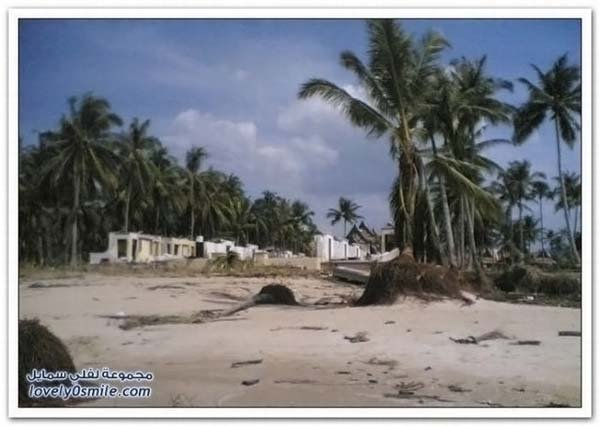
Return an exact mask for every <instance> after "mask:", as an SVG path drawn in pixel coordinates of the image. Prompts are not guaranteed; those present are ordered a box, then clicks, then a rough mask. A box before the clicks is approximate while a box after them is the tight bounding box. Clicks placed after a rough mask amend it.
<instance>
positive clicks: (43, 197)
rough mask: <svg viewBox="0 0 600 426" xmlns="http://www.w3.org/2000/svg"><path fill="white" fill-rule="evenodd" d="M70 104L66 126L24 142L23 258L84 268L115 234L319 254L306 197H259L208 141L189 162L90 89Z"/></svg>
mask: <svg viewBox="0 0 600 426" xmlns="http://www.w3.org/2000/svg"><path fill="white" fill-rule="evenodd" d="M68 105H69V110H68V113H67V114H66V115H65V116H63V117H62V118H61V120H60V122H59V124H58V127H57V129H55V130H51V131H47V132H44V133H41V134H40V136H39V142H38V145H37V146H27V147H20V148H21V150H20V156H19V162H20V165H19V166H20V167H19V242H20V248H19V255H20V260H21V261H23V262H34V263H37V264H42V265H43V264H58V263H66V262H70V263H71V264H72V265H76V264H77V263H78V262H80V261H81V260H82V258H83V257H85V255H86V254H87V253H89V252H90V251H98V250H101V249H102V247H104V246H105V245H106V237H107V233H108V232H110V231H115V230H120V231H124V232H128V231H132V230H134V231H143V232H147V233H153V234H159V235H165V236H187V237H190V238H192V239H194V238H195V236H196V235H203V236H204V237H205V238H207V239H210V238H217V237H218V238H231V239H233V240H235V242H236V243H237V244H246V243H249V242H252V243H255V244H260V245H261V246H271V247H273V248H274V249H277V250H294V251H296V252H298V251H307V250H310V242H311V241H312V238H313V236H314V235H315V233H317V232H318V231H317V228H316V226H315V224H314V223H313V221H312V216H313V212H312V211H311V210H310V209H309V208H308V206H307V204H306V203H303V202H302V201H299V200H294V201H292V200H288V199H286V198H284V197H280V196H278V195H277V194H275V193H273V192H269V191H265V192H264V193H263V194H262V196H261V197H260V198H258V199H255V200H251V199H250V198H249V197H248V196H247V195H246V194H245V192H244V189H243V185H242V182H241V181H240V179H239V178H238V177H237V176H235V175H232V174H225V173H223V172H221V171H218V170H215V169H213V168H208V169H204V168H203V165H204V162H205V159H206V157H207V153H206V151H205V150H204V149H203V148H202V147H194V148H192V149H190V150H189V151H188V152H187V155H186V158H185V164H184V166H183V167H182V166H180V165H179V164H178V162H177V160H176V159H175V158H174V157H173V156H172V155H170V154H169V152H168V150H167V149H166V147H164V146H163V145H162V144H161V142H160V141H159V140H158V138H156V137H154V136H152V135H151V134H150V132H149V128H150V121H148V120H146V121H143V122H142V121H140V120H138V119H133V121H132V122H131V124H130V125H129V127H128V128H127V129H125V130H123V129H122V125H123V122H122V120H121V118H120V117H119V116H118V115H116V114H115V113H114V112H113V111H112V110H111V107H110V104H109V102H108V101H107V100H106V99H103V98H100V97H96V96H94V95H92V94H84V95H83V96H81V97H72V98H70V99H69V101H68Z"/></svg>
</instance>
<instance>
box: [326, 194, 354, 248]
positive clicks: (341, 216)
mask: <svg viewBox="0 0 600 426" xmlns="http://www.w3.org/2000/svg"><path fill="white" fill-rule="evenodd" d="M360 207H361V206H359V205H358V204H356V203H355V202H354V201H352V200H349V199H347V198H344V197H340V199H339V201H338V207H337V209H336V208H331V209H329V211H328V212H327V218H328V219H331V224H332V225H335V224H336V223H338V222H339V221H340V220H341V221H343V222H344V238H345V237H346V235H348V232H347V230H346V226H347V224H348V223H349V224H350V225H352V224H354V223H356V221H357V220H359V219H362V216H361V215H359V214H358V213H357V212H356V211H357V210H358V209H360Z"/></svg>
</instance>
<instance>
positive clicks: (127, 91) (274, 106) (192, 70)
mask: <svg viewBox="0 0 600 426" xmlns="http://www.w3.org/2000/svg"><path fill="white" fill-rule="evenodd" d="M400 22H401V24H402V25H403V26H404V28H405V29H406V30H407V31H408V32H410V33H411V34H413V35H414V36H415V37H419V36H420V35H421V34H423V33H424V32H425V31H427V30H431V29H433V30H435V31H438V32H439V33H441V34H442V35H443V36H444V37H446V38H447V40H448V41H449V42H450V44H451V47H450V48H449V49H447V50H446V51H445V52H444V54H443V55H442V63H443V64H448V63H449V62H450V61H451V60H452V59H455V58H460V57H463V56H464V57H466V58H469V59H475V58H478V57H481V56H482V55H487V70H488V72H489V73H490V74H491V75H494V76H495V77H499V78H503V79H507V80H512V81H514V82H515V89H514V91H513V92H512V93H508V92H506V93H503V94H502V95H501V96H500V98H501V99H502V100H504V101H506V102H510V103H512V104H514V105H517V106H518V105H519V104H521V103H523V102H524V101H525V100H526V96H527V94H526V92H525V90H524V88H523V87H522V85H520V84H519V83H517V82H516V79H517V78H520V77H526V78H528V79H531V80H535V74H534V71H533V69H532V67H531V64H536V65H537V66H539V67H540V68H541V69H547V68H548V67H549V66H550V65H551V64H552V62H553V61H554V60H556V58H557V57H558V56H560V55H561V54H564V53H567V54H568V57H569V60H570V61H571V62H572V63H576V64H580V62H581V61H580V47H581V41H580V22H579V21H578V20H557V19H546V20H525V19H518V20H517V19H513V20H439V19H438V20H422V19H421V20H401V21H400ZM366 43H367V39H366V25H365V22H364V21H362V20H199V19H190V20H60V19H55V20H24V21H23V20H22V21H20V27H19V104H20V105H19V111H20V114H19V125H20V135H21V136H22V138H23V140H24V143H25V144H32V143H37V133H38V132H40V131H44V130H48V129H52V128H55V127H56V125H57V122H58V120H59V119H60V117H61V116H62V115H63V114H64V113H65V112H66V109H67V98H68V97H70V96H73V95H81V94H83V93H86V92H93V93H94V94H95V95H98V96H102V97H105V98H106V99H108V100H109V102H110V103H111V106H112V108H113V110H114V111H115V112H116V113H118V114H119V115H120V116H121V117H122V118H123V119H124V120H125V122H126V124H127V123H128V122H129V121H130V120H131V119H132V118H134V117H138V118H140V119H150V120H151V127H150V130H151V133H152V134H153V135H155V136H157V137H159V138H160V140H161V141H162V142H163V144H164V145H165V146H167V147H168V149H169V150H170V152H171V153H172V154H173V155H175V157H176V158H178V159H179V160H180V161H182V164H183V159H184V157H185V152H186V151H187V150H188V149H189V148H191V147H192V146H198V145H200V146H203V147H205V149H206V150H207V151H208V154H209V157H208V159H207V161H206V166H205V167H208V166H214V167H215V168H218V169H220V170H223V171H225V172H228V173H235V174H237V175H238V176H239V177H240V178H241V179H242V180H243V182H244V185H245V189H246V191H247V193H248V194H249V195H250V196H251V197H253V198H256V197H258V196H259V195H260V193H261V192H262V191H264V190H271V191H275V192H277V193H279V194H280V195H282V196H285V197H287V198H293V199H296V198H298V199H301V200H304V201H306V202H308V203H309V205H310V207H311V209H312V210H313V211H314V212H315V216H314V220H315V223H317V225H318V226H319V229H320V230H321V231H322V232H325V233H334V234H336V235H340V234H341V233H342V226H341V225H337V226H335V227H334V226H331V225H330V224H329V222H328V220H327V219H326V217H325V215H326V212H327V210H328V209H329V208H330V207H335V206H336V204H337V200H338V198H339V197H340V196H344V197H347V198H351V199H353V200H354V201H355V202H356V203H358V204H359V205H361V206H362V207H361V209H360V210H359V213H360V214H361V215H362V216H364V218H365V222H366V223H367V224H368V225H369V226H371V227H374V228H376V229H379V228H380V227H381V226H383V225H385V224H386V223H387V222H389V220H390V213H389V204H388V202H387V197H388V193H389V190H390V186H391V184H392V181H393V179H394V175H395V170H396V168H395V166H394V163H393V162H392V160H391V159H390V156H389V147H388V141H387V139H385V138H382V139H380V140H376V139H372V138H368V137H367V136H366V135H365V133H364V131H362V130H360V129H357V128H354V127H352V126H351V125H350V124H349V123H348V121H347V120H346V119H345V118H344V117H343V115H342V114H341V113H340V112H339V111H337V110H335V109H334V108H332V107H330V106H329V105H327V104H325V103H324V102H323V101H321V100H318V99H310V100H299V99H298V98H297V93H298V89H299V87H300V85H301V84H302V83H303V82H305V81H306V80H308V79H309V78H313V77H320V78H326V79H329V80H331V81H333V82H335V83H336V84H338V85H340V86H342V87H344V88H345V89H346V90H348V91H349V92H350V93H351V94H355V95H360V87H359V86H358V84H357V83H358V82H357V81H356V80H355V79H354V78H353V76H352V74H351V73H350V72H348V71H346V70H345V69H344V68H343V67H342V66H341V65H340V64H339V55H340V53H341V52H342V51H344V50H352V51H354V52H355V53H356V54H357V55H358V56H359V57H360V58H362V59H363V60H366V49H367V46H366ZM510 137H511V129H510V128H509V127H507V126H501V127H494V128H492V127H488V128H486V132H485V134H484V139H492V138H510ZM562 152H563V169H564V170H566V171H575V172H577V173H580V170H581V168H580V160H579V158H580V145H579V143H576V145H575V146H574V148H573V149H572V150H570V149H568V148H567V147H566V145H563V150H562ZM486 154H487V155H488V156H489V157H491V158H493V159H494V160H495V161H497V162H498V163H499V164H500V165H502V166H506V165H507V164H508V162H509V161H512V160H523V159H527V160H529V161H530V162H531V163H532V170H534V171H540V172H543V173H545V174H546V175H547V176H548V177H553V176H556V175H557V172H556V143H555V136H554V131H553V127H552V124H551V123H545V124H544V125H543V126H542V127H541V128H540V129H539V131H536V132H535V133H534V134H533V135H532V136H531V137H530V138H529V140H528V141H527V142H526V143H525V144H523V145H522V146H519V147H515V146H512V145H511V146H501V147H494V148H492V149H489V150H488V151H487V152H486ZM531 208H532V213H533V214H534V215H536V217H537V211H538V208H537V206H536V205H535V204H531ZM543 209H544V221H545V226H546V227H547V228H553V229H558V228H560V227H563V216H562V214H561V213H560V212H559V213H555V211H554V205H553V203H552V202H547V203H545V204H544V207H543Z"/></svg>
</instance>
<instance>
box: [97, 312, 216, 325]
mask: <svg viewBox="0 0 600 426" xmlns="http://www.w3.org/2000/svg"><path fill="white" fill-rule="evenodd" d="M219 313H220V310H218V309H217V310H205V311H198V312H196V313H193V314H191V315H125V313H124V312H119V313H117V314H116V315H99V317H100V318H108V319H114V320H119V321H120V324H119V328H120V329H121V330H131V329H133V328H137V327H145V326H150V325H162V324H198V323H203V322H206V321H208V320H211V319H213V318H217V317H218V316H219Z"/></svg>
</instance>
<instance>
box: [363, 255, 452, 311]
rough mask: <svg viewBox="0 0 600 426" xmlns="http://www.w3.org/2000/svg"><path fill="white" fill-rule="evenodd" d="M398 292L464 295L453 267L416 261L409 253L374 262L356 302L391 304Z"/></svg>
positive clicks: (396, 297) (420, 295) (407, 294)
mask: <svg viewBox="0 0 600 426" xmlns="http://www.w3.org/2000/svg"><path fill="white" fill-rule="evenodd" d="M399 296H415V297H419V298H423V299H428V300H430V299H432V298H436V297H451V298H456V299H464V297H463V295H462V293H461V279H460V277H459V275H458V273H457V272H456V271H454V270H452V269H449V268H446V267H444V266H439V265H429V264H419V263H417V262H415V260H414V259H413V258H412V257H411V256H407V255H401V256H400V257H398V258H396V259H394V260H391V261H389V262H386V263H379V264H376V265H374V266H373V268H372V269H371V275H370V277H369V281H368V282H367V285H366V288H365V291H364V292H363V294H362V296H361V297H360V298H359V299H358V300H357V301H356V302H355V305H356V306H367V305H382V304H391V303H394V302H395V301H396V299H398V297H399Z"/></svg>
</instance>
